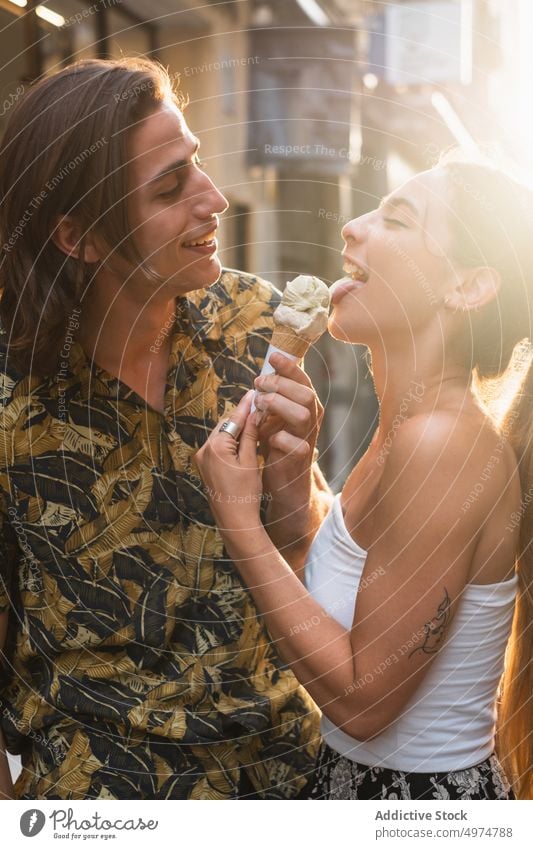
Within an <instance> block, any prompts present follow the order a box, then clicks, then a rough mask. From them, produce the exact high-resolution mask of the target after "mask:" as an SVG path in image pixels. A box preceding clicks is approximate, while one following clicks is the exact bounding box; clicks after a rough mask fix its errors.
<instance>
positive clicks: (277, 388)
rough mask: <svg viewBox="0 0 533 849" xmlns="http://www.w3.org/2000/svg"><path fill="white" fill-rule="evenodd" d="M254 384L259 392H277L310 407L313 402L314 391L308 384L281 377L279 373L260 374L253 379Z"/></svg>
mask: <svg viewBox="0 0 533 849" xmlns="http://www.w3.org/2000/svg"><path fill="white" fill-rule="evenodd" d="M255 386H256V389H258V390H259V391H260V392H278V393H279V394H280V395H283V396H284V397H285V398H290V399H291V401H296V403H297V404H302V405H303V406H306V407H310V406H312V405H313V404H314V403H315V397H316V396H315V393H314V392H313V390H312V389H311V387H310V386H304V385H303V384H301V383H297V382H296V381H295V380H294V379H292V378H288V377H283V376H282V375H281V374H268V375H262V376H261V377H257V378H256V379H255Z"/></svg>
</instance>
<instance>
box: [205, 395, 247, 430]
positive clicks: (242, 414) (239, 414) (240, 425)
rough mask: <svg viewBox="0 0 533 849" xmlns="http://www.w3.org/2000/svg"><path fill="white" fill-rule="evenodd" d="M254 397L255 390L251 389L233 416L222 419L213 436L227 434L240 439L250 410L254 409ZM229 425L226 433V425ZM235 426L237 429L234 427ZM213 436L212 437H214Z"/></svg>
mask: <svg viewBox="0 0 533 849" xmlns="http://www.w3.org/2000/svg"><path fill="white" fill-rule="evenodd" d="M253 396H254V391H253V389H250V390H249V391H248V392H247V393H246V395H243V397H242V398H241V400H240V401H239V403H238V404H237V406H236V407H235V409H234V410H233V412H232V414H231V416H229V417H226V418H224V419H222V421H220V422H219V423H218V425H217V426H216V428H215V430H214V431H213V434H225V435H227V436H228V437H229V436H230V434H231V436H233V437H235V438H236V439H238V437H239V435H240V433H241V432H242V431H243V429H244V426H245V424H246V420H247V418H248V416H249V415H250V409H251V407H252V398H253ZM226 423H229V424H230V425H231V427H230V430H229V431H225V430H224V429H223V428H224V425H225V424H226ZM233 425H235V427H233ZM213 434H212V435H213Z"/></svg>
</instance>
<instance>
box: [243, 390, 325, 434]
mask: <svg viewBox="0 0 533 849" xmlns="http://www.w3.org/2000/svg"><path fill="white" fill-rule="evenodd" d="M255 405H256V407H257V409H258V410H261V411H267V412H268V413H270V414H271V415H274V416H279V417H280V418H281V419H282V420H283V423H284V426H285V427H287V426H288V427H290V428H294V430H295V431H296V432H297V435H298V436H307V435H309V434H310V433H311V432H312V431H313V430H314V429H315V421H314V416H313V414H312V413H311V410H309V409H308V407H304V406H302V404H297V403H295V402H294V401H291V399H290V398H285V397H283V396H282V395H280V394H279V393H277V392H275V393H270V392H269V393H260V394H259V395H258V396H257V397H256V399H255Z"/></svg>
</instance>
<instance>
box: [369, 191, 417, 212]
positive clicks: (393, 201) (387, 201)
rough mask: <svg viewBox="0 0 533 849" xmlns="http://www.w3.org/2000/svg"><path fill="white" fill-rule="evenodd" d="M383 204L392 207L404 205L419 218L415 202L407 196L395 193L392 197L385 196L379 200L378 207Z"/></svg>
mask: <svg viewBox="0 0 533 849" xmlns="http://www.w3.org/2000/svg"><path fill="white" fill-rule="evenodd" d="M384 206H391V207H392V208H393V209H395V208H396V207H398V206H406V207H407V208H408V209H410V210H411V212H412V213H413V215H414V216H416V217H417V218H419V212H418V209H417V208H416V206H415V204H414V203H413V202H412V201H411V200H409V198H406V197H402V196H400V195H395V196H394V197H385V198H383V200H382V201H381V203H380V205H379V208H380V209H382V208H383V207H384Z"/></svg>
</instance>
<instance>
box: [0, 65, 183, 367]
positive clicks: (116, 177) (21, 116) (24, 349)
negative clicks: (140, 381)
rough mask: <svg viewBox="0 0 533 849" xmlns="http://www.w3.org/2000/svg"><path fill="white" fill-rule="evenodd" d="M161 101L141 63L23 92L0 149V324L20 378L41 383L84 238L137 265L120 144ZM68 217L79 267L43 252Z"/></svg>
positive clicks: (156, 73)
mask: <svg viewBox="0 0 533 849" xmlns="http://www.w3.org/2000/svg"><path fill="white" fill-rule="evenodd" d="M164 100H171V101H172V102H174V103H176V104H177V105H178V107H179V108H183V107H184V105H185V101H184V98H183V97H182V96H181V95H180V94H179V93H178V92H177V91H176V90H175V88H174V86H173V85H172V80H171V78H170V77H169V75H168V73H167V72H166V70H165V69H164V68H163V67H162V66H160V65H158V64H156V63H155V62H152V61H150V60H148V59H141V58H139V59H137V58H135V59H130V58H126V59H120V60H117V61H114V60H99V59H94V60H93V59H91V60H86V61H82V62H77V63H75V64H73V65H70V66H69V67H67V68H64V69H63V70H61V71H59V72H58V73H55V74H53V75H52V76H49V77H46V78H44V79H42V80H40V81H39V82H38V83H36V84H35V85H34V86H32V87H31V88H30V89H29V90H28V92H27V93H26V94H25V96H24V97H23V98H22V100H21V101H19V102H18V103H17V105H16V107H15V108H14V110H13V113H12V115H11V117H10V120H9V124H8V126H7V129H6V133H5V136H4V138H3V140H2V145H1V148H0V255H1V259H0V289H1V291H2V295H1V298H0V319H1V321H2V325H3V327H4V329H5V331H6V333H7V336H8V345H9V357H10V360H11V361H14V365H15V366H16V367H17V369H20V370H21V371H22V372H23V373H29V372H36V373H37V374H51V373H53V372H54V370H55V369H56V367H57V360H58V352H59V350H60V348H61V344H62V341H63V339H64V337H65V326H66V323H67V321H68V317H69V315H70V314H71V312H72V310H73V309H74V308H75V307H76V306H77V305H78V303H79V301H80V298H81V296H82V294H83V292H84V290H85V289H86V287H87V286H88V284H89V283H90V280H91V278H92V276H93V274H94V272H95V270H96V269H95V266H94V265H92V264H89V263H87V262H86V261H85V259H84V243H85V241H86V235H87V234H88V233H89V232H91V231H93V232H95V233H98V234H100V235H101V236H102V237H103V239H104V240H105V244H106V245H108V246H109V248H110V249H111V250H116V251H117V252H118V254H119V255H120V256H122V257H123V258H125V259H126V260H128V261H129V262H131V263H132V264H135V265H139V264H141V263H142V262H143V260H142V257H140V256H139V254H138V251H137V250H136V246H135V243H134V240H133V238H132V236H131V227H130V226H129V222H128V214H127V205H126V199H127V191H128V190H127V180H126V177H127V175H126V167H127V161H128V156H127V149H126V144H127V138H128V133H130V132H131V131H132V129H134V128H135V126H136V125H137V124H138V122H139V121H141V120H142V119H143V118H145V117H147V116H148V115H150V114H152V113H153V112H154V111H156V110H157V108H158V107H159V106H160V105H161V103H162V102H163V101H164ZM63 215H72V216H76V219H77V221H78V222H79V225H80V226H81V232H82V233H83V234H84V236H83V237H82V238H81V240H80V258H79V259H75V258H72V257H67V256H66V255H65V254H64V253H63V252H62V251H60V250H59V248H58V247H56V245H55V244H54V242H53V239H52V234H53V232H54V229H55V228H56V226H57V222H58V219H59V217H61V216H63Z"/></svg>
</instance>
